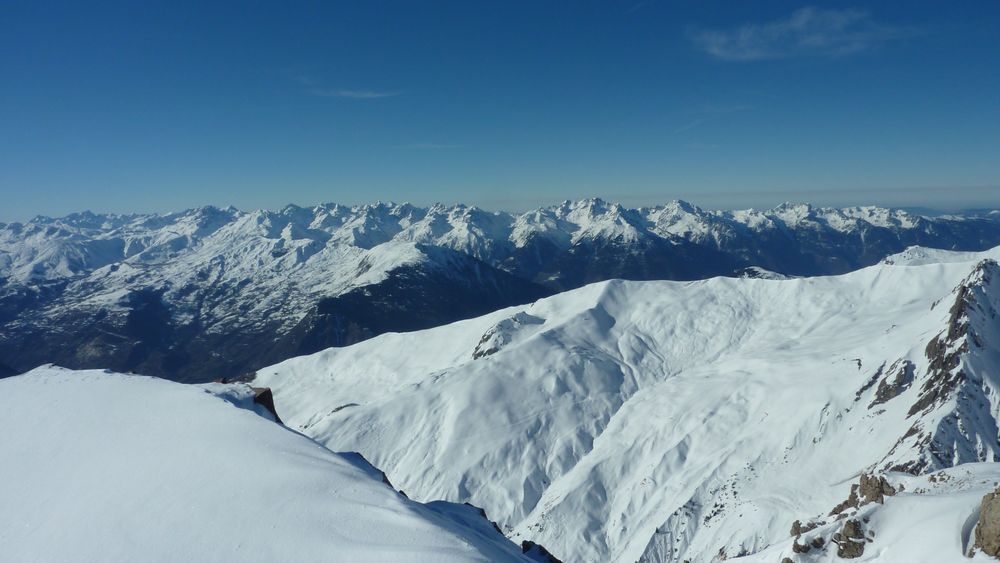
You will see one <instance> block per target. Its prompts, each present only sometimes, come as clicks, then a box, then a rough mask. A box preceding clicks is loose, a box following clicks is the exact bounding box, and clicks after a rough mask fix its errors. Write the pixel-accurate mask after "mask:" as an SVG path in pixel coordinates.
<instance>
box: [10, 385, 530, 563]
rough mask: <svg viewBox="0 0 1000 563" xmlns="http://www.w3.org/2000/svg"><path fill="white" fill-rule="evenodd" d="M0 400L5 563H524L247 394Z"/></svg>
mask: <svg viewBox="0 0 1000 563" xmlns="http://www.w3.org/2000/svg"><path fill="white" fill-rule="evenodd" d="M0 392H2V395H3V397H4V399H5V404H4V408H3V409H2V412H0V424H2V426H3V428H4V431H5V435H6V438H5V440H4V449H5V452H4V455H5V457H4V463H2V464H0V498H3V499H4V502H3V503H2V504H0V542H2V544H3V558H4V559H9V560H11V561H136V560H142V561H183V560H189V561H210V560H214V561H228V560H235V559H238V560H241V561H279V560H280V561H319V560H345V561H346V560H350V561H389V560H392V561H428V562H439V561H448V562H472V561H480V562H492V561H528V559H527V558H526V557H524V556H522V554H521V550H520V549H519V548H518V547H516V546H515V545H514V544H512V543H510V542H508V541H507V540H506V539H505V538H503V536H501V535H500V534H499V533H497V532H496V531H495V530H494V528H493V527H492V525H491V524H490V523H489V522H487V521H486V520H485V519H483V518H482V517H481V516H480V515H479V514H478V513H477V511H476V510H475V509H474V508H472V507H467V506H458V505H452V504H449V503H444V502H435V503H430V504H426V505H424V504H419V503H415V502H412V501H410V500H408V499H406V498H405V497H403V496H402V495H400V494H398V493H396V492H395V491H393V490H392V489H391V488H390V487H388V486H387V485H385V484H384V483H383V482H382V481H381V479H382V475H381V474H380V473H379V472H378V471H377V470H375V469H374V468H372V467H371V466H370V465H367V463H365V462H364V460H363V459H361V458H360V457H359V456H357V455H355V454H337V453H333V452H331V451H329V450H327V449H325V448H323V447H322V446H320V445H318V444H316V443H315V442H313V441H311V440H309V439H308V438H306V437H304V436H302V435H299V434H297V433H295V432H290V431H288V430H287V429H286V428H284V427H282V426H280V425H278V424H275V423H273V422H271V421H269V420H267V417H268V416H269V415H268V413H266V411H264V412H260V408H259V407H257V408H256V409H255V408H254V407H255V405H254V404H253V403H252V398H253V394H252V392H251V390H250V388H249V387H247V386H246V385H220V384H210V385H205V386H187V385H181V384H177V383H171V382H167V381H163V380H158V379H153V378H146V377H140V376H125V375H120V374H113V373H107V372H102V371H84V372H74V371H69V370H63V369H60V368H56V367H51V366H47V367H42V368H39V369H36V370H34V371H32V372H31V373H28V374H25V375H22V376H18V377H13V378H8V379H4V380H2V381H0ZM220 399H221V400H220ZM233 405H235V406H238V407H243V408H233ZM244 409H249V410H244ZM255 410H256V411H257V412H251V411H255Z"/></svg>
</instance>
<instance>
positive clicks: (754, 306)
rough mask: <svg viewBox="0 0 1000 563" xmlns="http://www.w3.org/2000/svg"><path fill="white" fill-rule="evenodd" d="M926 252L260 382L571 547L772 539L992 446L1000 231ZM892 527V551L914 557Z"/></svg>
mask: <svg viewBox="0 0 1000 563" xmlns="http://www.w3.org/2000/svg"><path fill="white" fill-rule="evenodd" d="M934 255H935V253H931V252H916V251H911V252H910V253H908V254H904V255H898V256H895V257H893V258H892V259H890V260H886V261H885V262H884V263H880V264H878V265H876V266H872V267H869V268H865V269H863V270H859V271H856V272H853V273H850V274H846V275H842V276H832V277H817V278H801V279H788V280H770V279H733V278H714V279H709V280H705V281H697V282H687V283H680V282H622V281H610V282H604V283H598V284H593V285H590V286H586V287H583V288H581V289H578V290H574V291H570V292H566V293H563V294H560V295H557V296H554V297H551V298H547V299H543V300H541V301H538V302H536V303H534V304H533V305H530V306H526V307H516V308H511V309H506V310H502V311H498V312H496V313H493V314H490V315H487V316H484V317H481V318H477V319H473V320H468V321H462V322H458V323H454V324H451V325H448V326H443V327H439V328H436V329H431V330H427V331H421V332H415V333H409V334H386V335H382V336H380V337H377V338H375V339H372V340H370V341H366V342H363V343H360V344H357V345H354V346H350V347H347V348H340V349H329V350H326V351H324V352H321V353H318V354H315V355H312V356H308V357H302V358H296V359H293V360H289V361H286V362H283V363H281V364H278V365H276V366H273V367H271V368H265V369H262V370H260V371H259V372H258V376H257V381H259V382H260V383H261V384H264V385H268V386H270V387H272V388H273V389H274V391H275V400H276V402H277V404H278V408H279V410H280V411H281V412H282V415H283V416H284V417H285V421H286V423H288V424H289V425H290V426H292V427H296V428H299V429H301V430H302V431H303V432H305V433H306V434H308V435H310V436H312V437H314V438H316V439H317V440H319V441H320V442H322V443H325V444H327V445H328V446H329V447H331V448H333V449H338V450H357V451H359V452H361V453H362V454H363V455H365V456H366V457H367V458H368V459H370V460H372V462H373V463H375V464H376V465H377V466H379V467H381V468H383V469H384V470H385V471H386V472H387V474H388V475H389V478H390V479H391V480H392V481H393V483H394V484H396V485H397V486H399V487H400V488H401V489H402V490H404V491H406V492H407V493H408V494H410V495H411V496H412V497H414V498H417V499H431V498H445V499H448V500H453V501H468V502H471V503H473V504H475V505H477V506H481V507H483V508H484V509H485V510H486V512H487V514H488V515H489V516H490V518H491V519H493V520H495V521H498V522H499V523H500V525H501V526H502V527H503V528H504V530H505V532H506V533H507V534H508V535H509V536H510V537H512V538H513V539H515V540H516V541H520V540H523V539H530V540H533V541H535V542H537V543H539V544H541V545H544V546H545V547H547V548H548V549H549V551H551V552H552V553H553V554H554V555H555V556H557V557H560V558H562V559H564V560H567V561H635V560H640V559H642V560H648V561H683V560H690V561H699V562H700V561H710V560H712V559H713V558H715V557H717V556H719V555H720V554H725V555H726V556H728V557H734V556H736V555H738V554H744V555H745V554H753V553H756V552H759V551H761V550H763V549H765V548H769V547H770V549H771V551H769V552H768V553H771V554H774V553H775V552H774V551H773V550H774V549H780V545H781V542H783V541H785V540H786V539H787V538H788V530H789V527H790V525H791V523H792V522H793V521H795V520H797V519H802V518H809V517H811V516H814V515H817V514H826V513H828V512H830V510H831V509H832V508H833V507H834V506H836V505H837V504H838V503H840V502H841V501H843V500H844V498H845V497H846V496H847V492H848V490H847V489H848V487H849V483H850V482H855V481H857V479H858V476H859V475H860V474H862V473H869V474H873V475H878V474H881V473H883V472H887V471H905V472H908V473H912V474H923V473H927V472H930V471H934V470H938V469H942V468H947V467H951V466H954V465H958V464H963V463H968V462H977V461H996V460H998V459H1000V443H998V440H997V437H998V430H997V422H996V421H997V414H998V402H1000V392H998V391H1000V330H998V329H1000V321H998V320H997V318H996V314H997V310H998V309H1000V267H998V266H997V263H996V262H995V261H993V260H991V258H995V257H997V256H998V255H1000V250H993V251H989V252H986V253H982V254H977V255H968V256H958V257H956V256H945V257H944V258H947V259H944V258H942V259H940V260H936V261H935V260H933V259H932V258H933V256H934ZM911 262H912V263H913V264H914V265H910V263H911ZM901 499H902V497H899V498H898V499H897V498H894V499H891V500H890V501H888V502H887V504H886V507H887V508H888V507H890V505H891V504H892V503H895V502H897V501H900V500H901ZM969 510H972V508H971V507H970V508H969ZM964 518H965V516H962V517H961V518H960V520H963V521H964ZM960 532H961V530H956V531H955V532H954V533H955V534H959V533H960ZM888 542H889V540H886V541H885V542H882V543H880V539H878V538H876V539H875V541H874V543H873V544H871V545H874V546H876V547H875V548H871V549H873V550H876V549H877V550H881V551H879V553H881V554H882V555H880V558H879V559H878V560H879V561H900V562H906V561H911V560H910V559H906V557H905V556H902V555H900V556H898V557H897V556H895V555H893V553H895V552H894V551H893V547H892V545H891V544H889V543H888ZM785 551H786V552H787V553H786V555H787V556H791V555H793V554H792V552H791V551H790V549H789V548H788V546H785ZM823 553H825V552H823ZM868 553H875V551H869V552H868ZM899 553H904V552H899ZM814 555H815V556H821V553H817V552H814ZM934 556H935V559H933V560H934V561H949V560H958V559H959V558H960V557H961V554H960V553H954V552H953V550H951V549H950V547H948V546H943V547H942V548H941V550H939V551H938V552H936V553H935V554H934ZM795 557H796V559H794V560H795V561H800V560H801V561H804V560H806V559H801V557H804V556H802V555H799V554H795ZM773 560H774V561H778V559H773Z"/></svg>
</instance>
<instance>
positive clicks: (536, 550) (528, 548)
mask: <svg viewBox="0 0 1000 563" xmlns="http://www.w3.org/2000/svg"><path fill="white" fill-rule="evenodd" d="M498 531H499V530H498ZM521 552H522V553H524V554H525V555H527V556H528V557H529V558H530V559H532V560H533V561H538V562H540V563H562V561H560V560H559V559H558V558H556V556H555V555H552V554H551V553H549V550H547V549H545V547H543V546H541V545H538V544H537V543H535V542H533V541H529V540H525V541H523V542H521Z"/></svg>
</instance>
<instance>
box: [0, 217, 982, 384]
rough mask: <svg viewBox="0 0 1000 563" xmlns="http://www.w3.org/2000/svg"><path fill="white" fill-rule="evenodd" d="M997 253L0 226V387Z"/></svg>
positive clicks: (566, 229) (840, 234)
mask: <svg viewBox="0 0 1000 563" xmlns="http://www.w3.org/2000/svg"><path fill="white" fill-rule="evenodd" d="M997 244H1000V215H998V214H997V213H995V212H976V213H974V214H969V215H952V216H938V217H931V216H925V215H920V214H914V213H909V212H906V211H901V210H891V209H884V208H876V207H853V208H844V209H832V208H823V207H814V206H810V205H805V204H784V205H781V206H778V207H776V208H774V209H771V210H766V211H754V210H743V211H713V210H705V209H701V208H698V207H696V206H694V205H691V204H688V203H686V202H682V201H675V202H671V203H668V204H666V205H663V206H655V207H643V208H637V209H628V208H625V207H622V206H621V205H618V204H613V203H608V202H605V201H602V200H599V199H588V200H580V201H575V202H564V203H562V204H560V205H556V206H551V207H544V208H540V209H536V210H532V211H528V212H524V213H516V214H514V213H504V212H491V211H486V210H483V209H479V208H476V207H468V206H464V205H453V206H446V205H435V206H431V207H426V208H425V207H417V206H413V205H409V204H400V205H397V204H388V203H376V204H373V205H364V206H354V207H347V206H341V205H336V204H323V205H317V206H315V207H312V208H303V207H296V206H288V207H285V208H284V209H282V210H280V211H266V210H260V211H251V212H244V211H240V210H237V209H234V208H225V209H219V208H215V207H203V208H198V209H192V210H188V211H184V212H179V213H171V214H163V215H159V214H153V215H149V214H145V215H144V214H133V215H115V214H94V213H89V212H84V213H77V214H73V215H69V216H66V217H62V218H48V217H36V218H34V219H32V220H30V221H27V222H24V223H7V224H0V375H3V374H4V373H6V374H8V375H9V374H12V373H16V372H21V371H25V370H28V369H31V368H33V367H35V366H36V365H39V364H43V363H49V362H55V363H58V364H60V365H64V366H67V367H72V368H95V367H101V368H110V369H114V370H116V371H122V372H126V371H135V372H141V373H145V374H150V375H156V376H161V377H166V378H170V379H175V380H183V381H210V380H214V379H218V378H229V379H233V378H241V377H242V378H246V377H249V376H250V375H251V374H252V373H253V372H254V371H256V370H257V369H259V368H260V367H262V366H265V365H269V364H272V363H275V362H278V361H281V360H284V359H286V358H290V357H294V356H297V355H302V354H309V353H313V352H317V351H319V350H322V349H324V348H327V347H329V346H344V345H349V344H353V343H357V342H360V341H363V340H365V339H368V338H371V337H373V336H376V335H378V334H382V333H386V332H399V331H412V330H419V329H424V328H430V327H433V326H438V325H441V324H446V323H449V322H453V321H457V320H460V319H465V318H471V317H475V316H478V315H482V314H485V313H488V312H490V311H493V310H496V309H499V308H503V307H508V306H511V305H517V304H523V303H528V302H532V301H534V300H536V299H538V298H540V297H544V296H547V295H552V294H555V293H557V292H560V291H565V290H568V289H574V288H578V287H581V286H583V285H585V284H588V283H593V282H598V281H603V280H609V279H628V280H697V279H705V278H709V277H712V276H732V277H740V276H744V277H767V278H780V277H794V276H814V275H829V274H840V273H844V272H848V271H852V270H855V269H857V268H860V267H864V266H868V265H871V264H874V263H876V262H878V261H879V260H881V259H883V258H885V257H886V256H888V255H890V254H893V253H897V252H900V251H902V250H904V249H905V248H907V247H909V246H911V245H921V246H924V247H933V248H945V249H952V250H967V251H978V250H983V249H986V248H990V247H992V246H995V245H997Z"/></svg>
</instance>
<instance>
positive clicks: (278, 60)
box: [0, 0, 1000, 221]
mask: <svg viewBox="0 0 1000 563" xmlns="http://www.w3.org/2000/svg"><path fill="white" fill-rule="evenodd" d="M998 28H1000V2H997V1H996V0H990V1H972V0H970V1H962V2H950V3H945V2H933V3H931V2H921V1H915V0H908V1H880V2H872V3H870V4H869V5H866V4H864V3H860V2H857V3H844V2H836V3H829V4H824V3H820V2H816V3H813V4H799V3H791V2H742V1H739V2H736V1H719V2H708V1H681V0H677V1H667V0H661V1H657V0H606V1H598V0H580V1H569V0H567V1H562V2H554V1H545V0H532V1H526V2H515V1H511V0H504V1H486V0H482V1H480V0H456V1H454V2H435V1H426V2H423V1H417V0H407V1H379V0H365V1H357V2H346V1H345V2H334V1H329V2H325V1H324V2H308V3H307V2H298V1H291V0H289V1H274V2H231V3H230V2H210V1H204V0H203V1H197V2H186V1H180V0H170V1H166V2H157V1H149V0H146V1H142V2H79V1H75V0H74V1H71V2H58V1H37V0H25V1H20V0H18V1H13V2H12V1H7V0H0V195H2V200H0V201H2V203H0V221H3V220H8V221H9V220H22V219H27V218H29V217H31V216H33V215H35V214H45V215H61V214H64V213H68V212H71V211H79V210H84V209H90V210H93V211H114V212H126V211H168V210H176V209H182V208H188V207H194V206H199V205H205V204H215V205H229V204H232V205H236V206H237V207H241V208H256V207H270V208H276V207H281V206H282V205H284V204H286V203H289V202H292V203H297V204H300V205H309V204H313V203H317V202H321V201H336V202H341V203H363V202H369V201H374V200H376V199H381V200H394V201H411V202H414V203H421V204H425V203H431V202H435V201H443V202H459V201H461V202H465V203H470V204H478V205H481V206H483V207H487V208H507V209H523V208H527V207H531V206H535V205H539V204H546V203H551V202H556V201H559V200H562V199H574V198H582V197H589V196H601V197H604V198H606V199H610V200H618V201H621V202H622V203H626V204H645V203H653V202H663V201H666V200H669V199H673V198H677V197H681V198H684V199H688V200H690V201H692V202H694V203H696V204H701V205H704V206H708V207H730V206H733V207H742V206H758V207H762V206H770V205H774V204H776V203H780V202H781V201H785V200H793V201H812V202H815V203H821V204H845V205H846V204H868V203H875V204H889V205H911V206H937V207H962V206H1000V32H998V31H997V30H998Z"/></svg>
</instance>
